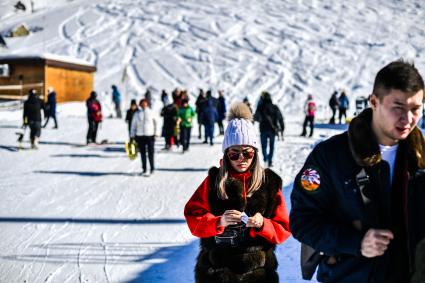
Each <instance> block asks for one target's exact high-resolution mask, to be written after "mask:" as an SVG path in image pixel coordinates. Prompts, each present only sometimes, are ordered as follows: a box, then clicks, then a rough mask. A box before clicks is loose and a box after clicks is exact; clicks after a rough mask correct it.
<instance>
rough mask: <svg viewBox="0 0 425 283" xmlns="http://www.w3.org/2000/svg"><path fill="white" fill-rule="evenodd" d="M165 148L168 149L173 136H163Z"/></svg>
mask: <svg viewBox="0 0 425 283" xmlns="http://www.w3.org/2000/svg"><path fill="white" fill-rule="evenodd" d="M164 139H165V148H166V149H169V148H171V146H172V140H173V139H174V136H165V137H164Z"/></svg>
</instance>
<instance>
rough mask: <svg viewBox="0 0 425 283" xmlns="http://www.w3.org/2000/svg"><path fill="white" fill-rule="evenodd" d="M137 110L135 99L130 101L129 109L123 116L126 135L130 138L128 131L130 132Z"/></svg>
mask: <svg viewBox="0 0 425 283" xmlns="http://www.w3.org/2000/svg"><path fill="white" fill-rule="evenodd" d="M138 109H139V108H138V107H137V102H136V99H132V100H131V102H130V109H128V110H127V113H126V114H125V121H126V122H127V124H128V135H129V136H130V130H131V121H132V119H133V115H134V113H136V112H137V110H138Z"/></svg>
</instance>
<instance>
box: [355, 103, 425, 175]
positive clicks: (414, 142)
mask: <svg viewBox="0 0 425 283" xmlns="http://www.w3.org/2000/svg"><path fill="white" fill-rule="evenodd" d="M371 124H372V109H370V108H368V109H366V110H364V111H363V112H362V113H360V114H359V115H358V116H357V117H356V118H354V119H353V120H352V121H351V123H350V126H349V128H348V141H349V146H350V151H351V154H352V155H353V158H354V160H355V161H356V163H357V164H358V165H359V166H362V167H369V166H373V165H376V164H378V163H379V162H380V161H381V160H382V158H381V153H380V150H379V145H378V142H377V140H376V136H375V134H374V133H373V130H372V125H371ZM399 147H402V148H404V149H405V150H406V152H407V155H406V156H407V159H408V165H409V169H415V168H420V169H424V168H425V139H424V137H423V134H422V132H421V131H420V130H419V129H418V128H417V127H415V128H414V129H413V131H412V132H411V133H410V134H409V136H408V137H407V138H406V139H405V140H402V141H400V142H399Z"/></svg>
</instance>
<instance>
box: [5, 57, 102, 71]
mask: <svg viewBox="0 0 425 283" xmlns="http://www.w3.org/2000/svg"><path fill="white" fill-rule="evenodd" d="M12 63H28V64H42V65H47V66H51V67H58V68H63V69H72V70H77V71H85V72H96V66H94V65H92V64H90V63H89V62H87V61H84V60H81V59H77V58H72V57H69V56H63V55H56V54H9V55H0V64H12Z"/></svg>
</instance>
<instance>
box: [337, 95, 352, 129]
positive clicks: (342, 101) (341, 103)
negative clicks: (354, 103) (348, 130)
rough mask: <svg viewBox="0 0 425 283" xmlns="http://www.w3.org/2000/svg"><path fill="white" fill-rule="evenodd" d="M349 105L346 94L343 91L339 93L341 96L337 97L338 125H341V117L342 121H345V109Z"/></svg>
mask: <svg viewBox="0 0 425 283" xmlns="http://www.w3.org/2000/svg"><path fill="white" fill-rule="evenodd" d="M349 104H350V101H349V100H348V97H347V94H346V93H345V91H343V92H341V95H340V96H339V97H338V105H339V123H340V124H341V123H342V116H344V121H345V119H347V109H348V106H349Z"/></svg>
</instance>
